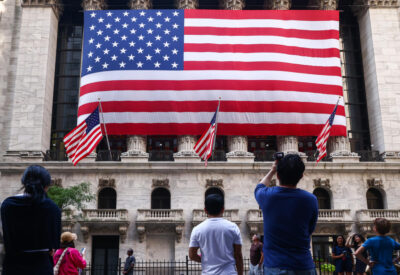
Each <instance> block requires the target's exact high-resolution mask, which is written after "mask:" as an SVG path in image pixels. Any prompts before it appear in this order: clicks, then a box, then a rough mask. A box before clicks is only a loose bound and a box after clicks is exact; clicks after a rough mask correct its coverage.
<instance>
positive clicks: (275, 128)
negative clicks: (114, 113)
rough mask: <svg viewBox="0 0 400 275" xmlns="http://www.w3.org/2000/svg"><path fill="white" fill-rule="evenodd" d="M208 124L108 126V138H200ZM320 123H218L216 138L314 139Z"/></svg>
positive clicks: (339, 130)
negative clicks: (304, 137)
mask: <svg viewBox="0 0 400 275" xmlns="http://www.w3.org/2000/svg"><path fill="white" fill-rule="evenodd" d="M209 126H210V124H209V123H199V124H194V123H182V124H177V123H165V124H163V123H151V124H150V123H126V124H125V123H124V124H120V123H118V124H117V123H108V124H107V133H108V134H109V135H201V134H203V132H204V129H207V128H208V127H209ZM323 126H324V125H323V124H319V125H315V124H225V123H218V135H248V136H275V135H282V136H285V135H288V136H292V135H294V133H295V135H297V136H317V135H318V134H319V132H320V131H321V129H322V128H323ZM331 136H346V127H345V126H338V125H335V126H333V127H332V132H331Z"/></svg>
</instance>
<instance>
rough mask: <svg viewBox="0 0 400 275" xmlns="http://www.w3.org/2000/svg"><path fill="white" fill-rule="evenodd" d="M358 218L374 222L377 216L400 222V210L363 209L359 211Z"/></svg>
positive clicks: (362, 220) (361, 220)
mask: <svg viewBox="0 0 400 275" xmlns="http://www.w3.org/2000/svg"><path fill="white" fill-rule="evenodd" d="M357 218H358V220H359V221H360V222H373V221H374V220H375V219H376V218H385V219H388V220H390V221H392V222H393V221H394V222H400V219H399V218H400V210H391V209H368V210H366V209H363V210H358V211H357Z"/></svg>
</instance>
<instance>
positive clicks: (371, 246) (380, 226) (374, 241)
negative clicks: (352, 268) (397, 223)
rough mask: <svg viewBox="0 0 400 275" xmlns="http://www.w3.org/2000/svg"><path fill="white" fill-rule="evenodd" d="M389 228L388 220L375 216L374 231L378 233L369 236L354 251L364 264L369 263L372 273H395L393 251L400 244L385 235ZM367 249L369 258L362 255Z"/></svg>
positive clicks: (394, 274) (399, 248)
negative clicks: (374, 235)
mask: <svg viewBox="0 0 400 275" xmlns="http://www.w3.org/2000/svg"><path fill="white" fill-rule="evenodd" d="M390 228H391V224H390V221H388V220H387V219H384V218H376V219H375V221H374V231H375V233H376V234H377V235H378V236H376V237H372V238H369V239H368V240H366V241H365V243H363V244H362V246H361V247H360V248H358V249H357V251H356V257H357V258H358V259H360V260H361V261H362V262H364V263H365V264H367V265H369V266H370V267H371V269H372V274H374V275H380V274H385V275H396V274H397V272H396V268H395V266H394V264H393V258H392V256H393V251H394V250H400V244H399V243H398V242H396V241H395V240H393V239H392V238H390V237H388V236H385V235H386V234H387V233H389V231H390ZM365 250H367V251H368V253H369V255H370V256H371V260H368V259H366V258H365V257H364V256H363V253H364V251H365Z"/></svg>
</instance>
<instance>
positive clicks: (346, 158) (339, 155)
mask: <svg viewBox="0 0 400 275" xmlns="http://www.w3.org/2000/svg"><path fill="white" fill-rule="evenodd" d="M330 156H331V158H332V162H347V163H350V162H360V156H359V155H358V154H357V153H352V152H348V151H343V152H334V153H331V154H330Z"/></svg>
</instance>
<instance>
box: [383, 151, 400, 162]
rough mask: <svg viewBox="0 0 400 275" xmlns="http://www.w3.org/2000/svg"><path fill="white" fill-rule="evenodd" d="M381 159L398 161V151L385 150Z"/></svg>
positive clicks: (399, 158) (399, 159) (399, 156)
mask: <svg viewBox="0 0 400 275" xmlns="http://www.w3.org/2000/svg"><path fill="white" fill-rule="evenodd" d="M383 159H384V160H385V162H400V152H393V151H389V152H385V153H383Z"/></svg>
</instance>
